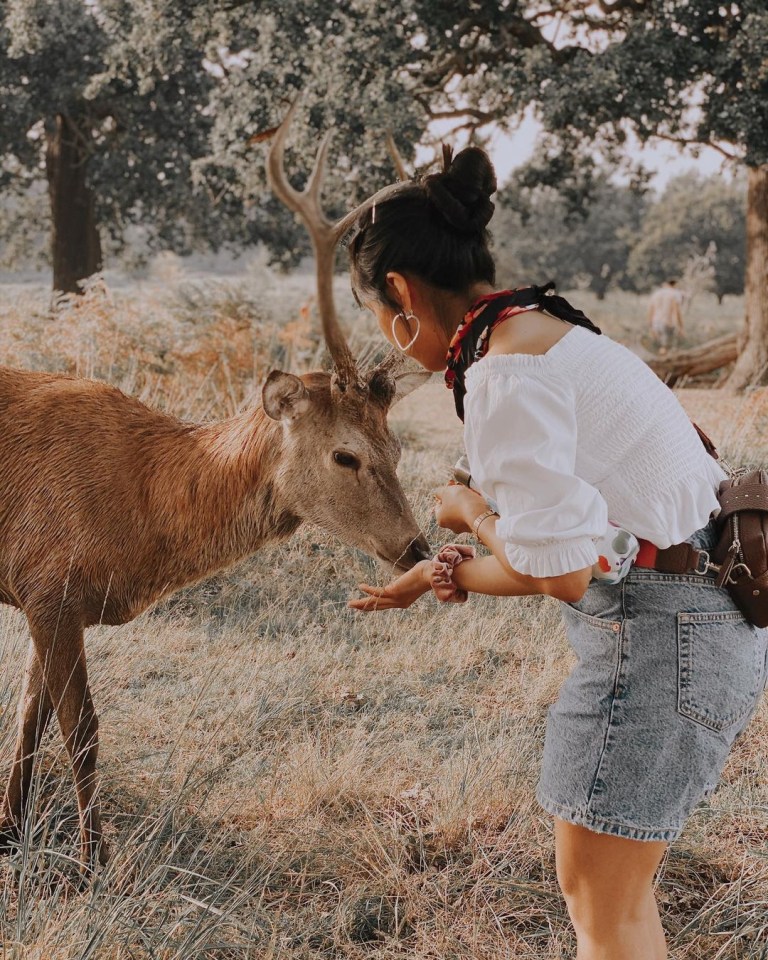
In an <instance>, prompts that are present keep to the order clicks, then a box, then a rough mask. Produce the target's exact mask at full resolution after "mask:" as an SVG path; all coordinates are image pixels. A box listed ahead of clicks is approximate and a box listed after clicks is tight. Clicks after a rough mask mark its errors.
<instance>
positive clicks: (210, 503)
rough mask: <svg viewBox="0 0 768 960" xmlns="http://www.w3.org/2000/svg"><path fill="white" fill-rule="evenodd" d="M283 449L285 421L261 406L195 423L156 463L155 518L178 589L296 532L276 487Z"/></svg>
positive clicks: (170, 582) (294, 521)
mask: <svg viewBox="0 0 768 960" xmlns="http://www.w3.org/2000/svg"><path fill="white" fill-rule="evenodd" d="M282 448H283V432H282V427H281V424H279V423H276V422H275V421H273V420H270V419H269V418H268V417H267V416H266V414H264V412H263V411H262V410H261V409H260V408H257V409H252V410H248V411H245V412H244V413H242V414H238V415H237V416H235V417H232V418H230V419H229V420H225V421H222V422H220V423H215V424H208V425H204V426H198V427H190V428H189V429H187V430H185V431H184V432H183V434H182V435H180V436H179V438H178V442H177V443H175V444H174V446H173V449H171V450H168V451H166V455H165V456H164V457H163V459H162V462H161V463H160V464H156V465H155V469H154V470H153V476H152V478H151V480H150V491H149V495H150V498H151V501H152V508H153V509H151V510H150V513H151V515H153V516H154V517H155V518H157V521H158V532H159V533H160V538H161V540H162V542H163V545H164V548H165V550H166V552H167V555H168V558H169V562H170V566H171V569H170V570H169V571H168V574H169V575H168V586H169V587H171V586H174V587H175V586H177V585H181V584H182V583H185V582H191V581H193V580H195V579H198V578H200V577H203V576H205V575H206V574H208V573H212V572H214V571H215V570H219V569H221V568H223V567H225V566H228V565H229V564H231V563H234V562H235V561H237V560H239V559H241V558H242V557H245V556H247V555H249V554H251V553H253V552H254V551H256V550H257V549H258V548H259V547H260V546H262V545H263V544H264V543H266V542H267V541H269V540H277V539H280V538H282V537H285V536H288V535H289V534H290V533H292V532H293V531H294V530H295V529H296V527H297V526H298V525H299V522H300V521H299V519H298V518H297V517H296V516H295V515H294V514H293V513H292V512H291V510H290V509H289V508H288V507H287V506H286V505H285V504H282V503H281V502H280V497H279V494H278V492H277V488H276V485H275V474H276V471H277V469H278V467H279V463H280V458H281V455H282Z"/></svg>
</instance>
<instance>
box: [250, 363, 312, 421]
mask: <svg viewBox="0 0 768 960" xmlns="http://www.w3.org/2000/svg"><path fill="white" fill-rule="evenodd" d="M261 401H262V404H263V406H264V413H266V415H267V416H268V417H271V418H272V419H273V420H297V419H298V418H299V417H300V416H302V415H303V414H305V413H306V412H307V410H309V402H310V401H309V390H307V388H306V387H305V386H304V381H303V380H300V379H299V378H298V377H296V376H294V375H293V374H292V373H283V371H282V370H273V371H272V372H271V373H270V375H269V376H268V377H267V382H266V383H265V384H264V386H263V387H262V388H261Z"/></svg>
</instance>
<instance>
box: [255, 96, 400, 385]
mask: <svg viewBox="0 0 768 960" xmlns="http://www.w3.org/2000/svg"><path fill="white" fill-rule="evenodd" d="M297 103H298V101H297V100H294V102H293V103H292V104H291V106H290V108H289V110H288V113H287V114H286V116H285V119H284V120H283V122H282V123H281V124H280V126H279V127H278V129H277V133H276V134H275V138H274V140H273V141H272V146H271V147H270V150H269V156H268V158H267V173H268V176H269V183H270V186H271V187H272V189H273V191H274V192H275V194H276V196H277V197H278V198H279V199H280V200H282V202H283V203H284V204H285V205H286V206H287V207H288V209H289V210H292V211H293V212H294V213H296V214H298V216H299V217H300V218H301V220H302V221H303V223H304V225H305V226H306V228H307V230H308V231H309V235H310V237H311V239H312V247H313V249H314V253H315V264H316V271H317V304H318V310H319V312H320V321H321V323H322V326H323V335H324V337H325V342H326V344H327V345H328V352H329V353H330V354H331V359H332V360H333V365H334V370H335V382H336V384H337V386H338V387H339V389H341V390H342V391H344V390H346V389H347V387H348V386H349V385H350V384H356V385H358V386H362V383H361V378H360V374H359V371H358V367H357V363H356V361H355V358H354V357H353V355H352V351H351V350H350V349H349V344H348V343H347V339H346V337H345V336H344V332H343V330H342V329H341V326H340V324H339V318H338V314H337V313H336V306H335V304H334V299H333V267H334V259H335V254H336V244H337V243H338V242H339V240H340V239H341V238H342V237H343V236H344V234H345V233H346V232H347V230H349V228H350V227H351V226H352V224H353V223H354V222H355V220H356V219H357V218H358V217H359V215H360V214H361V213H362V212H363V211H364V210H367V209H368V208H369V207H371V206H372V205H373V204H374V203H377V202H378V201H380V200H383V199H384V198H385V197H389V196H391V195H392V194H393V193H396V192H397V191H398V190H400V189H401V188H402V185H401V184H399V183H394V184H390V185H389V186H387V187H384V188H383V189H382V190H379V191H378V193H375V194H374V195H373V196H372V197H369V198H368V199H367V200H365V201H363V203H361V204H360V205H359V206H357V207H355V209H354V210H351V211H350V212H349V213H347V214H346V215H345V216H343V217H342V218H341V219H340V220H338V221H336V223H332V222H331V221H330V220H329V219H328V218H327V217H326V216H325V214H324V213H323V210H322V207H321V204H320V193H321V190H322V183H323V177H324V175H325V164H326V158H327V155H328V144H329V142H330V137H331V134H330V131H329V132H328V133H327V134H326V135H325V136H324V137H323V139H322V141H321V143H320V147H319V149H318V151H317V156H316V157H315V164H314V167H313V168H312V173H311V175H310V178H309V180H308V182H307V185H306V187H305V188H304V190H296V189H295V188H294V187H292V186H291V184H290V183H289V182H288V177H287V175H286V172H285V162H284V153H285V141H286V139H287V136H288V128H289V127H290V124H291V121H292V120H293V116H294V114H295V112H296V106H297Z"/></svg>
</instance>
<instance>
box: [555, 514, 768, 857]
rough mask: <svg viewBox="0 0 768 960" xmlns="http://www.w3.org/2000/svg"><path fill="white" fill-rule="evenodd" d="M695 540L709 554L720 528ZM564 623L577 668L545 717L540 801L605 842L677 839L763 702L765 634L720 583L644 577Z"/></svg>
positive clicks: (591, 601)
mask: <svg viewBox="0 0 768 960" xmlns="http://www.w3.org/2000/svg"><path fill="white" fill-rule="evenodd" d="M690 542H691V543H693V544H695V545H696V546H697V547H700V548H704V549H709V548H710V547H712V546H713V545H714V542H715V527H714V523H710V524H708V525H707V526H706V527H704V528H702V529H701V530H699V531H697V533H695V534H694V535H693V536H692V537H690ZM562 614H563V619H564V621H565V627H566V634H567V637H568V641H569V643H570V644H571V646H572V648H573V650H574V652H575V653H576V656H577V658H578V661H577V664H576V666H575V667H574V669H573V671H572V673H571V674H570V676H569V677H568V679H567V680H566V681H565V683H564V684H563V686H562V688H561V690H560V696H559V698H558V700H557V702H556V703H555V704H553V706H552V707H551V708H550V710H549V715H548V720H547V731H546V739H545V744H544V758H543V762H542V771H541V778H540V781H539V786H538V791H537V799H538V801H539V803H540V804H541V805H542V807H544V809H545V810H547V811H548V812H549V813H551V814H554V815H555V816H557V817H560V818H562V819H563V820H567V821H569V822H571V823H576V824H580V825H582V826H584V827H587V828H588V829H590V830H594V831H597V832H598V833H609V834H613V835H615V836H620V837H627V838H629V839H633V840H665V841H670V840H674V839H675V838H676V837H677V836H678V835H679V833H680V831H681V830H682V828H683V825H684V823H685V820H686V818H687V817H688V815H689V814H690V812H691V811H692V810H693V808H694V807H695V806H696V804H697V803H698V802H699V801H700V800H702V799H703V798H704V797H705V796H706V795H707V794H708V793H710V792H711V791H712V790H714V788H715V787H716V786H717V782H718V779H719V778H720V774H721V773H722V770H723V766H724V765H725V761H726V759H727V757H728V753H729V751H730V749H731V747H732V745H733V742H734V740H735V739H736V737H737V736H738V735H739V734H740V733H741V732H742V731H743V730H744V728H745V727H746V725H747V723H748V722H749V720H750V718H751V717H752V715H753V713H754V712H755V710H756V708H757V706H758V704H759V702H760V697H761V694H762V691H763V689H764V687H765V684H766V676H767V675H768V628H766V629H759V628H758V627H754V626H752V625H751V624H750V623H748V622H747V621H746V620H745V619H744V617H743V615H742V614H741V613H740V612H739V610H738V609H737V608H736V606H735V605H734V603H733V601H732V600H731V598H730V596H729V595H728V593H727V591H726V590H725V589H723V588H720V587H717V586H716V585H715V582H714V576H712V575H709V576H698V575H696V574H685V575H678V574H669V573H658V572H657V571H655V570H646V569H639V568H633V569H632V570H631V571H630V573H629V575H628V576H627V577H625V579H624V580H623V581H622V582H621V583H619V584H615V585H609V584H601V583H600V582H597V581H595V582H593V583H592V584H591V585H590V586H589V588H588V589H587V592H586V594H585V595H584V597H583V598H582V599H581V600H579V602H578V603H575V604H568V603H563V604H562Z"/></svg>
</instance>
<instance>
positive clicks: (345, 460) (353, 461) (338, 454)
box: [333, 450, 360, 470]
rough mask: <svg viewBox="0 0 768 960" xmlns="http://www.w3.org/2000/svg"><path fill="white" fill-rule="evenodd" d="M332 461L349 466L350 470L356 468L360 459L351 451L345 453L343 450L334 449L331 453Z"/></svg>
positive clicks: (341, 465) (342, 465)
mask: <svg viewBox="0 0 768 960" xmlns="http://www.w3.org/2000/svg"><path fill="white" fill-rule="evenodd" d="M333 461H334V463H338V465H339V466H340V467H349V468H350V469H351V470H358V469H359V467H360V461H359V460H358V459H357V457H355V456H353V455H352V454H351V453H345V452H344V451H343V450H335V451H334V454H333Z"/></svg>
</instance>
